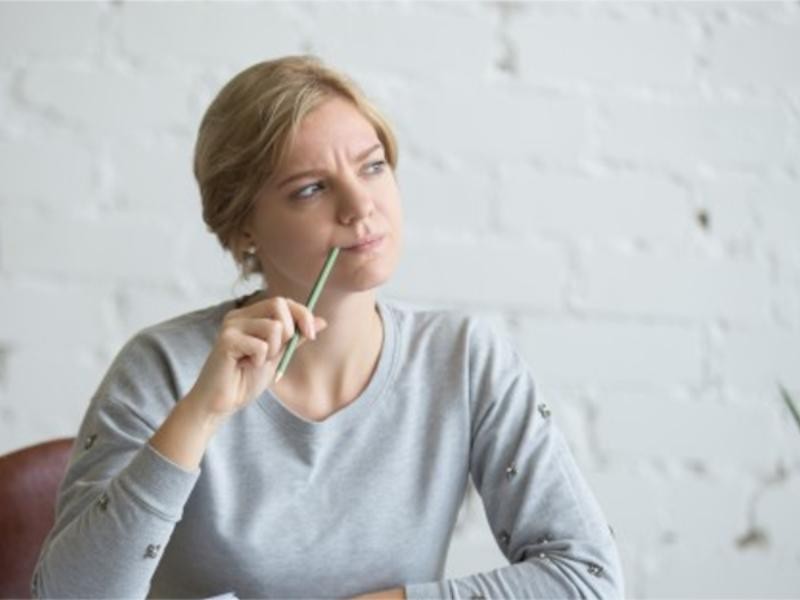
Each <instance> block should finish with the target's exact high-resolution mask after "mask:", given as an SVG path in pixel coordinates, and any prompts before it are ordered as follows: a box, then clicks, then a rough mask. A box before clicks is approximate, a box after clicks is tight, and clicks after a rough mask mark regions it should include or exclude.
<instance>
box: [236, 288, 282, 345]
mask: <svg viewBox="0 0 800 600" xmlns="http://www.w3.org/2000/svg"><path fill="white" fill-rule="evenodd" d="M287 300H288V299H287V298H284V297H282V296H273V297H270V298H264V299H263V300H259V301H258V302H254V303H253V304H250V305H248V306H245V307H243V308H239V309H235V310H232V311H229V312H228V313H227V314H226V318H232V319H236V320H239V319H260V318H264V317H269V318H272V319H275V320H277V321H279V322H281V323H282V324H283V327H284V330H285V333H284V339H289V338H290V337H292V336H293V335H294V332H295V322H294V319H293V318H292V313H291V311H290V309H289V305H288V303H287Z"/></svg>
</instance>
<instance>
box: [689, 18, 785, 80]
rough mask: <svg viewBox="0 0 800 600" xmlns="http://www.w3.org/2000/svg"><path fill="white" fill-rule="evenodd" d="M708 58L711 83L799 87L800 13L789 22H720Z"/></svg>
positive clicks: (710, 45) (708, 50)
mask: <svg viewBox="0 0 800 600" xmlns="http://www.w3.org/2000/svg"><path fill="white" fill-rule="evenodd" d="M767 4H769V3H767ZM707 61H708V64H707V66H706V69H705V74H706V79H707V80H708V82H709V83H711V84H712V85H717V86H718V85H736V86H758V87H772V88H776V89H783V88H789V87H793V88H800V15H798V14H797V12H796V11H795V14H794V18H792V19H791V21H789V22H766V23H730V22H728V23H724V24H718V25H716V26H715V27H714V32H713V35H712V36H711V37H710V39H709V41H708V49H707Z"/></svg>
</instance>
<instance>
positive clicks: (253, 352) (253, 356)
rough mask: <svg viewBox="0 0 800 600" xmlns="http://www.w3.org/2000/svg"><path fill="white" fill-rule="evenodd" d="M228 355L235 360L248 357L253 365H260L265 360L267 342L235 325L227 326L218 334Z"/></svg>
mask: <svg viewBox="0 0 800 600" xmlns="http://www.w3.org/2000/svg"><path fill="white" fill-rule="evenodd" d="M220 337H221V338H222V339H223V341H224V343H225V345H226V347H227V348H228V352H229V353H230V356H231V357H232V358H233V359H234V360H236V361H237V362H239V361H241V360H243V359H249V360H250V361H251V362H252V364H254V365H255V366H259V367H260V366H261V365H263V364H264V362H266V359H267V355H268V352H269V348H268V342H266V341H265V340H263V339H261V338H260V337H256V336H252V335H247V334H246V333H245V332H243V331H242V330H241V329H239V328H237V327H227V328H226V329H225V331H223V332H222V333H221V334H220Z"/></svg>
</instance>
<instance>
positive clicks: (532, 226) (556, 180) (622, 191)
mask: <svg viewBox="0 0 800 600" xmlns="http://www.w3.org/2000/svg"><path fill="white" fill-rule="evenodd" d="M687 195H688V194H687V192H686V191H685V190H684V189H682V188H681V187H680V186H678V185H676V184H674V183H671V182H669V181H665V180H660V179H658V178H654V177H652V176H645V175H642V174H610V175H607V176H602V177H590V176H586V175H576V174H566V173H553V172H541V171H534V170H532V169H530V168H526V167H524V166H523V165H517V166H508V167H505V168H504V169H503V171H502V175H501V177H500V181H499V183H498V185H497V187H496V190H495V192H494V194H493V197H494V199H495V200H496V206H497V213H498V215H499V220H500V223H501V224H502V226H503V227H504V228H507V229H509V230H510V231H513V232H515V233H526V234H528V233H536V234H540V233H542V234H547V235H554V236H558V237H561V238H564V239H568V240H571V239H575V238H578V239H618V238H629V239H630V238H634V239H643V240H647V241H648V242H650V243H658V242H659V241H662V240H663V241H669V242H673V243H679V242H680V241H681V240H685V239H686V238H688V237H690V236H691V234H692V233H693V229H694V215H693V213H692V211H691V210H690V206H689V200H688V197H687Z"/></svg>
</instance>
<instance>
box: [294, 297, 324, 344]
mask: <svg viewBox="0 0 800 600" xmlns="http://www.w3.org/2000/svg"><path fill="white" fill-rule="evenodd" d="M287 302H288V305H289V310H291V311H292V316H293V317H294V320H295V322H296V323H297V324H298V325H299V326H300V331H301V332H302V334H303V335H304V336H305V337H307V338H309V339H312V340H313V339H315V338H316V332H317V329H316V325H315V323H314V315H313V313H312V312H311V311H310V310H309V309H308V307H307V306H305V305H304V304H300V303H299V302H297V301H296V300H292V299H291V298H288V299H287Z"/></svg>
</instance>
